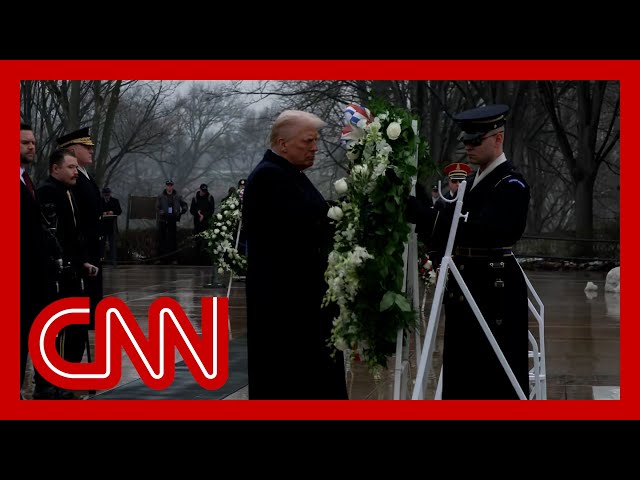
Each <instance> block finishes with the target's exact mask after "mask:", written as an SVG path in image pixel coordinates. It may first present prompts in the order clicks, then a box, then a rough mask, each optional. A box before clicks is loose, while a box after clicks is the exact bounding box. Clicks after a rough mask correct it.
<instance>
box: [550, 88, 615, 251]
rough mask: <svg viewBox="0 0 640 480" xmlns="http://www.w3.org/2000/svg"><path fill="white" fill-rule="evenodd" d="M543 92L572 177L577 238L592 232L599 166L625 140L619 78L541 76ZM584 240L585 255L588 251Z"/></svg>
mask: <svg viewBox="0 0 640 480" xmlns="http://www.w3.org/2000/svg"><path fill="white" fill-rule="evenodd" d="M538 87H539V91H540V96H541V98H542V101H543V103H544V106H545V108H546V109H547V111H548V113H549V117H550V121H551V123H552V125H553V128H554V131H555V135H556V137H557V140H558V144H559V148H560V150H561V152H562V156H563V158H564V161H565V163H566V166H567V168H568V170H569V173H570V175H571V178H572V179H573V188H574V195H575V231H576V237H577V238H580V239H590V238H592V237H593V188H594V185H595V181H596V178H597V175H598V170H599V168H600V166H601V165H602V164H603V163H604V162H605V161H606V159H607V158H608V157H609V154H610V153H611V152H612V150H614V149H616V148H617V146H618V143H619V140H620V126H619V116H620V90H619V88H620V87H619V83H618V82H614V81H608V80H599V81H595V80H586V81H566V82H551V81H539V82H538ZM590 247H591V245H590V244H588V243H585V244H584V245H583V246H582V249H581V251H580V252H579V253H580V254H583V255H589V254H590Z"/></svg>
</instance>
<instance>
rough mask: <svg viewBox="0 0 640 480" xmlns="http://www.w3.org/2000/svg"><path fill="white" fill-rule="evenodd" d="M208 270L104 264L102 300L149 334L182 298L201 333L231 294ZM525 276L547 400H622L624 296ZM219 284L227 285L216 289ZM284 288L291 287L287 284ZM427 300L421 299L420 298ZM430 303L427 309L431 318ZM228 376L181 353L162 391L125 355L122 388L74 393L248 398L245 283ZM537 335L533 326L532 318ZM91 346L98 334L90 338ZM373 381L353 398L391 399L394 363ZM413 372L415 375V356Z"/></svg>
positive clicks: (571, 281)
mask: <svg viewBox="0 0 640 480" xmlns="http://www.w3.org/2000/svg"><path fill="white" fill-rule="evenodd" d="M212 271H213V270H212V268H211V267H198V266H174V265H167V266H165V265H123V266H118V268H113V267H110V266H104V291H105V295H109V296H116V297H118V298H120V299H121V300H123V301H124V302H125V303H126V304H127V306H128V307H129V309H130V310H131V313H132V314H133V315H134V316H135V317H136V319H137V321H138V323H139V324H140V326H141V328H142V330H143V332H144V333H145V334H147V333H148V330H147V314H148V313H147V310H148V308H149V306H150V304H151V303H152V302H153V301H154V300H155V299H156V298H158V297H163V296H168V297H171V298H173V299H175V300H177V301H178V303H179V304H180V305H181V307H182V308H183V310H184V312H185V313H186V315H187V316H188V318H189V319H190V320H191V321H192V323H193V324H194V328H195V330H196V331H197V332H200V313H201V312H200V299H201V297H203V296H218V297H221V296H226V295H227V291H228V281H229V279H228V276H219V277H220V278H214V277H213V274H212ZM527 275H528V277H529V279H530V281H531V283H532V284H533V286H534V288H535V289H536V291H537V293H538V295H539V296H540V298H541V299H542V301H543V303H544V304H545V341H546V367H547V398H548V399H550V400H563V399H566V400H588V399H594V398H595V399H618V398H619V396H620V393H619V385H620V295H619V294H614V293H606V292H604V283H605V278H606V272H587V271H576V272H566V271H565V272H547V271H545V272H533V271H527ZM214 281H220V282H222V283H221V284H220V285H219V286H218V287H214V286H212V283H214ZM587 282H593V283H595V284H596V285H598V291H597V292H596V293H595V294H593V293H589V294H587V293H585V291H584V288H585V286H586V285H587ZM283 290H285V291H286V286H283ZM421 298H422V297H421ZM429 308H430V305H428V304H427V306H426V310H427V312H426V315H427V316H428V313H429ZM229 324H230V328H231V330H230V332H231V336H230V342H229V378H228V380H227V382H226V384H225V385H224V386H223V387H221V388H220V389H218V390H215V391H210V390H206V389H204V388H202V387H200V386H199V385H198V384H197V383H196V382H195V380H194V379H193V377H192V376H191V374H190V372H189V370H188V369H187V368H186V367H185V366H184V362H182V361H181V360H182V359H181V358H180V355H179V352H177V351H176V361H177V362H178V363H177V366H176V375H175V380H174V382H173V384H172V385H171V386H170V387H169V388H167V389H165V390H153V389H151V388H150V387H148V386H146V385H145V384H144V383H143V382H142V380H140V377H139V375H138V373H137V371H136V370H135V368H134V367H133V365H132V363H131V361H130V360H129V358H128V357H127V356H126V355H125V354H124V353H123V355H122V378H121V379H120V382H119V383H118V385H117V386H116V387H115V388H113V389H110V390H108V391H98V392H96V394H95V395H89V394H88V392H76V393H77V395H78V397H79V398H86V399H92V400H108V399H167V398H170V399H225V400H244V399H247V398H248V397H247V374H246V343H245V339H246V303H245V284H244V282H243V281H241V280H238V279H236V280H234V281H233V282H232V283H231V290H230V298H229ZM443 325H444V322H443V321H441V322H440V329H439V330H440V331H439V334H438V336H437V339H436V348H435V351H434V363H433V367H434V368H433V370H434V371H438V372H439V364H438V359H439V355H440V348H441V345H442V332H441V330H442V328H443ZM530 325H531V329H532V331H536V330H537V328H536V323H535V320H534V319H533V317H531V318H530ZM91 342H93V335H91ZM394 362H395V359H394V358H393V357H392V358H390V361H389V365H390V367H391V368H390V369H389V370H387V371H385V372H383V373H382V375H380V376H379V377H378V378H374V377H373V376H372V375H371V374H370V373H369V372H368V371H367V370H366V367H365V366H364V365H362V364H358V363H353V364H351V365H349V366H348V373H347V382H348V387H349V392H350V398H351V399H357V400H360V399H392V398H393V387H394V372H393V365H394ZM409 362H410V372H411V374H412V375H415V372H416V371H417V368H416V365H415V358H414V356H413V354H412V355H411V356H410V358H409ZM426 378H427V384H428V390H427V394H426V396H425V397H426V398H433V397H432V396H431V395H432V394H433V388H434V386H435V382H436V378H437V376H436V375H435V373H434V372H429V373H428V375H427V377H426ZM32 389H33V384H32V375H31V374H27V379H26V380H25V385H24V387H23V393H24V396H25V398H27V399H30V398H31V393H32Z"/></svg>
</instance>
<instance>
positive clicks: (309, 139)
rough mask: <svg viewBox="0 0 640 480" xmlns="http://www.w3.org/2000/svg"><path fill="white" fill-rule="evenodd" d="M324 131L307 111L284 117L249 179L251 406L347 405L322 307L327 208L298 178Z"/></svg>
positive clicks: (245, 216)
mask: <svg viewBox="0 0 640 480" xmlns="http://www.w3.org/2000/svg"><path fill="white" fill-rule="evenodd" d="M324 125H325V122H324V121H322V120H321V119H319V118H318V117H316V116H315V115H312V114H309V113H306V112H301V111H293V110H287V111H285V112H282V113H281V114H280V116H279V117H278V118H277V119H276V121H275V123H274V125H273V127H272V131H271V139H270V143H271V148H270V149H269V150H267V152H266V153H265V155H264V158H263V159H262V161H261V162H260V163H259V164H258V165H257V166H256V168H255V169H254V170H253V172H252V173H251V174H250V175H249V177H248V179H247V185H246V189H245V191H244V198H243V222H244V223H245V226H246V235H247V245H248V272H247V290H246V291H247V349H248V350H247V351H248V369H249V399H300V400H303V399H320V400H321V399H344V400H346V399H348V395H347V390H346V383H345V371H344V358H343V356H342V353H341V352H337V353H336V354H335V356H334V355H332V348H330V347H329V339H330V336H331V327H332V317H333V315H331V314H330V312H329V311H328V310H326V309H323V308H322V307H321V303H322V298H323V296H324V294H325V292H326V290H327V285H326V282H325V280H324V272H325V270H326V268H327V257H328V254H329V251H330V249H331V245H332V231H331V230H332V229H331V226H330V223H329V219H328V217H327V212H328V210H329V205H328V204H327V202H326V201H325V199H324V198H323V197H322V194H321V193H320V192H319V191H318V190H317V189H316V187H315V186H314V185H313V184H312V183H311V181H310V180H309V179H308V178H307V176H306V175H305V174H304V172H303V170H305V169H307V168H309V167H311V166H312V165H313V163H314V159H315V154H316V152H317V150H318V146H317V142H318V137H319V134H318V130H319V129H320V128H321V127H323V126H324Z"/></svg>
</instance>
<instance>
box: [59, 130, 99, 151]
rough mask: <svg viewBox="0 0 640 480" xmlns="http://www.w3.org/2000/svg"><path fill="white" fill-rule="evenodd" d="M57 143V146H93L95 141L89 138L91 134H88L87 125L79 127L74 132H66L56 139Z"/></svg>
mask: <svg viewBox="0 0 640 480" xmlns="http://www.w3.org/2000/svg"><path fill="white" fill-rule="evenodd" d="M56 143H57V144H58V148H65V147H68V146H69V145H76V144H80V145H88V146H90V147H93V146H94V145H95V143H93V140H91V136H90V135H89V127H86V128H81V129H80V130H76V131H75V132H71V133H67V134H66V135H63V136H62V137H60V138H58V139H57V140H56Z"/></svg>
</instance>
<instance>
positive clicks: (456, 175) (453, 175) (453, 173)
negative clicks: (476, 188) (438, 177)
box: [444, 163, 471, 180]
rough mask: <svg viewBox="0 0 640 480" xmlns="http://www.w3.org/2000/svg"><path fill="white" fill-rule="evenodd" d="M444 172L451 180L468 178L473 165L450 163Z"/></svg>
mask: <svg viewBox="0 0 640 480" xmlns="http://www.w3.org/2000/svg"><path fill="white" fill-rule="evenodd" d="M444 173H445V174H447V175H448V176H449V179H450V180H466V179H467V175H469V174H470V173H471V167H470V166H469V165H467V164H466V163H450V164H449V165H447V166H446V167H444Z"/></svg>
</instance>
